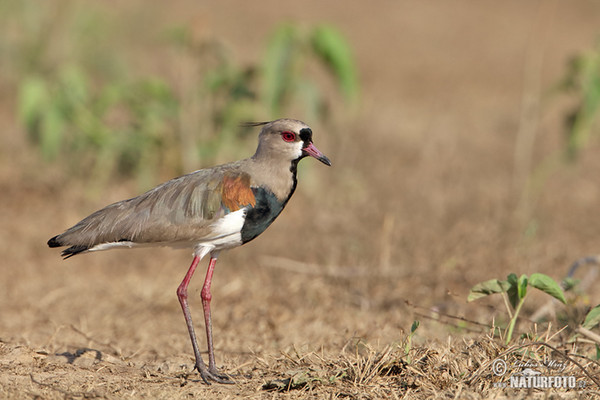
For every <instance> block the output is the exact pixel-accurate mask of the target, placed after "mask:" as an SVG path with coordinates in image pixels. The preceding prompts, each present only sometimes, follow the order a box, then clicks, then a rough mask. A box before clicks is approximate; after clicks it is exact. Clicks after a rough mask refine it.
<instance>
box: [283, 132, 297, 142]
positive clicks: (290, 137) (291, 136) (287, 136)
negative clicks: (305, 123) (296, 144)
mask: <svg viewBox="0 0 600 400" xmlns="http://www.w3.org/2000/svg"><path fill="white" fill-rule="evenodd" d="M281 138H282V139H283V140H284V141H286V142H293V141H294V140H296V134H295V133H294V132H290V131H285V132H281Z"/></svg>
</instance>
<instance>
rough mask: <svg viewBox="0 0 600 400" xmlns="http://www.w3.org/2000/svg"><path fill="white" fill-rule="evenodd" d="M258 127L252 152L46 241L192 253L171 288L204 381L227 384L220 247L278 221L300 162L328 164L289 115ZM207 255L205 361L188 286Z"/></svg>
mask: <svg viewBox="0 0 600 400" xmlns="http://www.w3.org/2000/svg"><path fill="white" fill-rule="evenodd" d="M245 125H246V126H248V127H261V130H260V133H259V135H258V147H257V149H256V152H255V153H254V155H253V156H251V157H249V158H246V159H243V160H239V161H235V162H231V163H228V164H223V165H218V166H215V167H212V168H206V169H200V170H197V171H195V172H191V173H189V174H187V175H183V176H180V177H177V178H174V179H171V180H169V181H167V182H165V183H163V184H161V185H159V186H156V187H155V188H153V189H151V190H149V191H147V192H146V193H144V194H141V195H139V196H137V197H133V198H131V199H128V200H122V201H119V202H116V203H113V204H110V205H108V206H106V207H104V208H102V209H100V210H98V211H96V212H94V213H92V214H90V215H89V216H87V217H86V218H84V219H82V220H81V221H80V222H78V223H76V224H75V225H73V226H72V227H71V228H69V229H67V230H66V231H65V232H63V233H61V234H60V235H56V236H54V237H52V238H51V239H50V240H48V246H49V247H67V248H66V249H64V250H63V251H62V253H61V255H62V256H63V257H64V259H67V258H70V257H72V256H75V255H78V254H82V253H87V252H94V251H99V250H109V249H117V248H121V249H123V248H133V247H141V246H169V247H173V248H188V249H190V248H191V249H192V250H193V260H192V263H191V265H190V267H189V269H188V271H187V273H186V274H185V276H184V278H183V280H182V281H181V284H180V285H179V287H178V288H177V297H178V300H179V303H180V305H181V309H182V310H183V315H184V318H185V322H186V325H187V329H188V333H189V336H190V340H191V342H192V348H193V351H194V357H195V365H194V370H198V372H199V374H200V376H201V378H202V380H203V381H204V382H205V383H206V384H209V385H210V384H211V382H217V383H224V384H227V383H233V380H232V379H231V378H230V377H229V376H228V375H227V374H225V373H222V372H220V371H219V370H218V369H217V366H216V364H215V354H214V346H213V335H212V322H211V309H210V303H211V299H212V294H211V282H212V278H213V272H214V269H215V265H216V262H217V258H218V256H219V252H221V251H223V250H229V249H232V248H234V247H238V246H241V245H243V244H245V243H248V242H250V241H251V240H253V239H255V238H256V237H257V236H258V235H260V234H261V233H262V232H264V231H265V229H267V228H268V227H269V226H270V225H271V223H272V222H273V221H274V220H275V218H277V216H278V215H279V214H280V213H281V211H282V210H283V209H284V207H285V206H286V205H287V203H288V201H289V199H290V197H291V196H292V194H294V191H295V190H296V185H297V182H298V181H297V167H298V162H299V161H300V160H302V159H303V158H305V157H308V156H311V157H314V158H316V159H317V160H319V161H321V162H322V163H323V164H325V165H327V166H331V161H330V160H329V158H327V156H325V155H324V154H323V153H321V151H320V150H318V149H317V147H316V146H315V145H314V144H313V139H312V135H313V132H312V130H311V128H310V127H309V126H308V125H306V124H305V123H304V122H302V121H299V120H295V119H289V118H284V119H277V120H274V121H269V122H252V123H247V124H245ZM206 255H210V261H209V263H208V268H207V272H206V278H205V280H204V284H203V286H202V291H201V296H200V297H201V299H202V307H203V311H204V325H205V330H206V343H207V347H208V366H207V365H206V364H205V363H204V360H203V359H202V356H201V355H200V349H199V347H198V340H197V339H196V334H195V332H194V325H193V323H192V316H191V313H190V307H189V304H188V294H187V289H188V285H189V283H190V280H191V278H192V276H193V275H194V272H195V271H196V267H197V266H198V263H199V262H200V260H201V259H202V258H204V257H205V256H206Z"/></svg>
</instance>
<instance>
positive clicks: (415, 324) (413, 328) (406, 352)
mask: <svg viewBox="0 0 600 400" xmlns="http://www.w3.org/2000/svg"><path fill="white" fill-rule="evenodd" d="M420 324H421V323H420V322H419V321H417V320H415V321H413V323H412V325H411V327H410V333H409V334H408V336H407V337H406V343H405V344H404V355H405V356H406V362H407V363H409V364H410V361H411V358H410V350H411V348H412V337H413V335H414V334H415V332H416V331H417V329H418V328H419V325H420Z"/></svg>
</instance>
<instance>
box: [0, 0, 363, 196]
mask: <svg viewBox="0 0 600 400" xmlns="http://www.w3.org/2000/svg"><path fill="white" fill-rule="evenodd" d="M0 7H2V8H0V9H2V10H4V11H5V12H6V15H4V16H0V21H4V22H6V24H4V28H2V27H0V33H2V30H3V29H4V30H7V29H11V30H14V29H17V28H19V29H22V30H23V32H24V33H23V34H22V35H18V36H15V35H13V36H11V35H10V34H7V35H3V36H6V37H9V38H10V40H8V41H7V42H8V44H0V50H4V48H6V54H10V56H11V57H7V58H3V60H2V61H0V63H1V64H0V65H3V66H8V67H10V68H7V69H6V70H10V73H11V74H12V75H14V77H11V79H10V80H9V81H11V82H16V84H15V86H16V88H15V89H16V91H17V93H18V96H17V97H18V100H17V102H18V104H17V113H18V116H19V120H20V122H21V124H22V125H23V127H24V129H25V131H26V132H27V135H28V139H29V140H30V142H31V143H33V144H34V145H35V146H36V147H37V148H38V149H39V151H40V153H41V155H42V158H43V159H44V160H45V161H46V162H48V163H57V164H59V165H61V166H63V167H64V168H65V171H66V173H68V174H69V175H75V176H77V175H79V176H80V177H83V178H85V179H87V181H88V182H90V184H91V185H94V186H96V187H101V186H102V185H103V184H105V183H106V182H108V178H109V177H112V176H115V175H116V176H125V177H129V176H135V177H137V179H138V183H139V184H140V186H142V187H148V186H149V185H150V184H152V183H154V181H155V180H156V177H155V175H156V174H158V172H159V171H162V172H166V173H167V174H168V175H172V174H178V173H182V172H185V171H190V170H193V169H195V168H197V167H198V166H199V165H201V164H202V163H204V164H213V163H219V162H225V161H228V160H231V159H234V158H239V157H240V156H241V155H242V154H246V153H247V148H248V147H249V146H251V145H250V144H248V146H245V145H244V144H243V143H244V141H252V142H253V141H254V137H248V135H245V134H244V133H245V132H246V131H245V130H244V129H240V127H239V125H240V123H241V122H244V121H253V120H266V119H270V118H272V117H281V116H286V115H293V116H298V117H301V118H303V119H307V120H310V121H313V123H314V121H318V120H321V121H323V120H324V118H325V117H326V116H327V115H326V113H325V112H324V111H323V110H326V109H328V107H329V106H328V104H329V103H328V101H329V100H330V99H328V97H327V95H329V94H330V93H340V94H341V97H342V98H343V99H345V100H347V101H346V103H355V102H356V100H357V98H358V78H357V74H356V67H355V64H354V61H353V59H352V56H351V51H350V46H349V44H348V42H347V41H346V40H345V39H344V38H343V36H342V35H341V34H340V33H339V31H338V30H337V29H335V28H334V27H333V26H330V25H326V24H324V25H316V26H314V27H309V28H300V27H298V26H296V25H293V24H286V25H282V26H280V27H279V28H277V29H276V30H275V31H274V32H273V33H272V34H271V35H270V36H269V38H268V44H267V49H266V52H265V55H264V59H262V60H256V61H255V62H253V63H250V64H244V65H242V64H240V63H238V62H236V61H235V60H236V58H235V57H234V55H233V54H232V53H231V51H230V49H228V47H227V46H225V45H224V44H223V43H222V42H221V41H220V40H218V39H217V38H214V37H212V36H210V35H198V34H197V32H194V31H193V28H191V27H189V26H177V27H172V28H169V29H167V30H162V31H161V32H160V33H159V35H160V37H159V39H161V38H162V39H163V40H162V41H160V40H154V41H153V49H152V52H151V54H155V53H156V56H155V57H156V58H157V59H160V60H162V59H169V64H168V65H169V67H171V66H173V67H172V68H173V71H170V70H169V69H168V68H167V71H166V73H164V74H161V75H160V76H157V75H155V74H152V73H146V74H141V73H140V72H138V71H137V70H136V67H135V66H133V63H134V62H133V61H132V60H131V58H128V52H129V50H130V48H129V47H128V45H127V44H126V42H123V41H121V40H120V39H119V38H121V37H123V36H127V35H124V32H129V30H130V29H131V28H130V27H129V24H130V21H129V20H127V21H125V20H124V17H123V20H120V19H119V18H121V17H119V14H108V13H102V12H101V11H100V10H101V8H86V7H81V6H79V5H78V3H64V4H63V5H62V6H61V7H59V8H57V9H56V10H54V9H53V12H50V8H44V7H42V10H41V11H40V10H39V9H38V8H36V6H35V3H31V2H24V3H23V4H22V5H14V6H10V7H9V6H7V5H4V6H0ZM13 21H25V22H26V23H24V24H15V23H14V22H13ZM40 32H47V33H44V34H41V33H40ZM121 42H123V44H121ZM101 44H104V46H105V47H104V48H103V49H105V50H107V51H96V49H98V46H99V45H101ZM107 44H109V46H106V45H107ZM140 54H141V53H140ZM8 60H10V61H8ZM315 66H316V67H317V68H315ZM319 68H320V69H319ZM323 71H325V72H326V73H327V74H328V75H327V77H324V76H323V74H322V73H321V74H320V72H323ZM169 72H171V74H172V75H169ZM3 73H7V72H6V71H5V72H3ZM328 80H330V81H331V80H333V82H335V88H336V89H335V90H334V91H333V92H332V91H326V90H324V89H321V87H324V86H325V87H326V86H327V85H326V84H327V81H328ZM322 83H325V85H322ZM232 143H242V144H241V145H239V146H234V145H232Z"/></svg>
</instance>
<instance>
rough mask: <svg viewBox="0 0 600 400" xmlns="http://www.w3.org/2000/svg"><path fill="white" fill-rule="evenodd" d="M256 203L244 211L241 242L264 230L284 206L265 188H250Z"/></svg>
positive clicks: (245, 241)
mask: <svg viewBox="0 0 600 400" xmlns="http://www.w3.org/2000/svg"><path fill="white" fill-rule="evenodd" d="M252 191H253V192H254V197H255V199H256V204H255V205H254V207H252V208H250V209H248V211H247V212H246V220H245V221H244V225H243V226H242V243H247V242H249V241H251V240H252V239H254V238H255V237H257V236H258V235H260V234H261V233H263V232H264V230H265V229H267V228H268V227H269V225H271V223H272V222H273V221H274V220H275V218H277V216H278V215H279V214H280V213H281V210H283V207H285V204H286V203H287V200H286V201H285V202H283V203H282V202H280V201H279V200H278V199H277V197H276V196H275V195H274V194H273V193H272V192H271V191H270V190H267V189H265V188H262V187H259V188H252Z"/></svg>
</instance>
